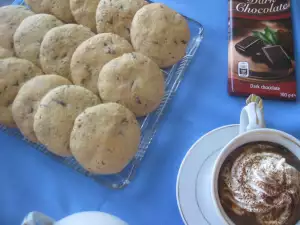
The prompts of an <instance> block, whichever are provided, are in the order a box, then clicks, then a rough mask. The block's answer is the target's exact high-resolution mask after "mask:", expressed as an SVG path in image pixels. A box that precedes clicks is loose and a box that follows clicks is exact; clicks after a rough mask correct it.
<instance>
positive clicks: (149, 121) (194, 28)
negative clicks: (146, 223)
mask: <svg viewBox="0 0 300 225" xmlns="http://www.w3.org/2000/svg"><path fill="white" fill-rule="evenodd" d="M12 4H18V5H25V3H24V1H23V0H16V1H14V2H13V3H12ZM187 20H188V23H189V27H190V30H191V39H190V41H189V43H188V48H187V51H186V55H185V56H184V57H183V59H182V60H181V61H179V62H178V63H177V64H175V65H173V66H172V67H171V68H169V69H167V70H163V73H164V75H165V96H164V98H163V101H162V102H161V104H160V106H159V107H158V108H157V109H156V110H155V111H154V112H152V113H150V114H149V115H148V116H146V117H144V118H140V119H139V123H140V125H141V134H142V135H141V142H140V145H139V150H138V152H137V153H136V155H135V157H134V158H133V159H132V160H131V162H130V163H129V164H128V165H127V167H126V168H125V169H123V171H121V172H120V173H118V174H114V175H94V174H91V173H89V172H88V171H86V170H85V169H83V168H82V167H81V166H80V165H79V164H78V163H77V162H76V160H75V159H74V158H73V157H67V158H64V157H59V156H56V155H54V154H52V153H51V152H49V151H48V150H47V149H46V148H45V147H44V146H43V145H41V144H36V143H32V142H30V141H29V140H27V139H26V138H24V137H23V135H22V134H21V133H20V131H19V130H18V129H16V128H7V127H5V126H3V125H1V124H0V130H2V131H4V132H6V133H8V134H9V135H14V136H16V137H18V138H20V139H23V140H24V141H25V142H27V143H28V144H29V145H31V146H32V147H34V148H35V149H37V150H39V151H40V152H42V153H44V154H46V155H47V156H49V157H51V158H52V159H54V160H56V161H59V162H61V163H63V164H65V165H67V166H69V167H71V168H72V169H74V170H75V171H77V172H79V173H81V174H83V175H85V176H87V177H90V178H92V179H94V180H95V181H96V182H98V183H101V184H102V185H105V186H108V187H110V188H114V189H120V188H124V187H125V186H127V185H128V184H129V183H130V181H131V180H132V179H133V177H134V174H135V173H136V171H137V168H138V167H139V165H140V163H141V161H142V159H143V158H144V157H145V155H146V153H147V152H148V148H149V145H150V143H151V141H152V139H153V138H154V137H155V133H156V130H157V129H158V126H159V122H160V121H161V120H162V119H163V115H164V112H165V109H166V107H167V105H168V104H169V103H170V102H171V98H172V96H174V94H175V93H176V90H177V88H178V86H179V84H180V82H181V80H182V78H183V77H184V73H185V71H186V69H187V67H188V65H189V64H190V62H191V60H192V59H193V57H194V55H195V54H196V52H197V50H198V48H199V45H200V43H201V41H202V38H203V27H202V25H201V24H200V23H198V22H196V21H194V20H192V19H189V18H187Z"/></svg>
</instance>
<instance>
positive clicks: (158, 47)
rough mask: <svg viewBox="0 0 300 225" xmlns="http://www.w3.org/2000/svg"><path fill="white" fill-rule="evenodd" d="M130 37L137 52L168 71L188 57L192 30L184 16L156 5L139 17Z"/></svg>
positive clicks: (144, 10) (139, 13)
mask: <svg viewBox="0 0 300 225" xmlns="http://www.w3.org/2000/svg"><path fill="white" fill-rule="evenodd" d="M130 35H131V43H132V45H133V47H134V49H135V50H136V51H137V52H141V53H143V54H144V55H146V56H149V57H150V58H151V59H152V60H154V62H156V63H157V64H158V65H159V67H161V68H166V67H169V66H171V65H173V64H175V63H176V62H178V61H179V60H180V59H181V58H182V57H183V56H184V55H185V53H186V48H187V44H188V41H189V39H190V30H189V26H188V24H187V21H186V20H185V18H184V17H183V16H181V15H179V14H178V13H176V12H175V11H173V10H172V9H170V8H168V7H167V6H165V5H163V4H160V3H153V4H149V5H146V6H144V7H143V8H141V9H140V10H139V11H138V12H137V13H136V14H135V16H134V18H133V20H132V24H131V33H130Z"/></svg>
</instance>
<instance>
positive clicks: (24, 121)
mask: <svg viewBox="0 0 300 225" xmlns="http://www.w3.org/2000/svg"><path fill="white" fill-rule="evenodd" d="M68 84H71V82H70V81H68V80H67V79H66V78H64V77H62V76H58V75H52V74H51V75H43V76H36V77H34V78H32V79H30V80H29V81H27V82H26V83H25V84H24V85H23V86H22V87H21V88H20V90H19V92H18V95H17V96H16V98H15V100H14V102H13V104H12V115H13V118H14V121H15V122H16V124H17V126H18V128H19V129H20V131H21V132H22V134H23V135H24V136H25V137H27V138H28V139H29V140H30V141H33V142H37V138H36V136H35V133H34V130H33V118H34V115H35V113H36V110H37V107H38V105H39V103H40V101H41V99H42V98H43V97H44V95H46V94H47V93H48V91H50V90H52V89H54V88H56V87H58V86H61V85H68Z"/></svg>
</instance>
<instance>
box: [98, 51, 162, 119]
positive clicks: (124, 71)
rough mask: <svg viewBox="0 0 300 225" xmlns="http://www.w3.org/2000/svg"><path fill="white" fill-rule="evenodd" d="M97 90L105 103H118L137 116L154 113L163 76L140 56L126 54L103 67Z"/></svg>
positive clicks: (144, 57)
mask: <svg viewBox="0 0 300 225" xmlns="http://www.w3.org/2000/svg"><path fill="white" fill-rule="evenodd" d="M98 90H99V94H100V97H101V99H102V100H103V101H104V102H118V103H120V104H122V105H124V106H126V107H127V108H128V109H130V110H131V111H132V112H133V113H135V115H137V116H144V115H146V114H148V113H150V112H152V111H153V110H155V109H156V108H157V107H158V106H159V104H160V102H161V100H162V98H163V96H164V77H163V74H162V72H161V70H160V68H159V67H158V65H157V64H156V63H155V62H153V61H152V60H151V59H150V58H148V57H147V56H144V55H142V54H141V53H128V54H124V55H122V56H120V57H118V58H116V59H113V60H111V61H110V62H108V63H107V64H105V66H103V68H102V70H101V72H100V74H99V79H98Z"/></svg>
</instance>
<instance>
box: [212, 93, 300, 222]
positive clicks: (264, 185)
mask: <svg viewBox="0 0 300 225" xmlns="http://www.w3.org/2000/svg"><path fill="white" fill-rule="evenodd" d="M252 99H253V97H252ZM254 99H255V100H254V101H251V102H249V103H248V104H247V106H246V107H244V108H243V110H242V112H241V116H240V134H239V135H238V136H237V137H235V138H234V139H233V140H231V141H230V142H229V143H228V144H227V145H226V146H225V147H224V148H223V149H222V151H221V153H220V154H219V156H218V158H217V160H216V162H215V164H214V168H213V178H212V199H213V203H214V205H215V207H216V209H217V213H218V215H219V217H220V219H221V220H222V221H223V223H224V224H230V225H233V224H235V225H240V224H242V225H250V224H251V225H295V224H297V225H300V221H299V219H300V213H299V212H300V172H299V171H300V141H299V140H298V139H297V138H295V137H293V136H291V135H289V134H287V133H285V132H282V131H279V130H275V129H268V128H265V123H264V116H263V108H262V100H261V99H260V98H257V97H255V98H254Z"/></svg>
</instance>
